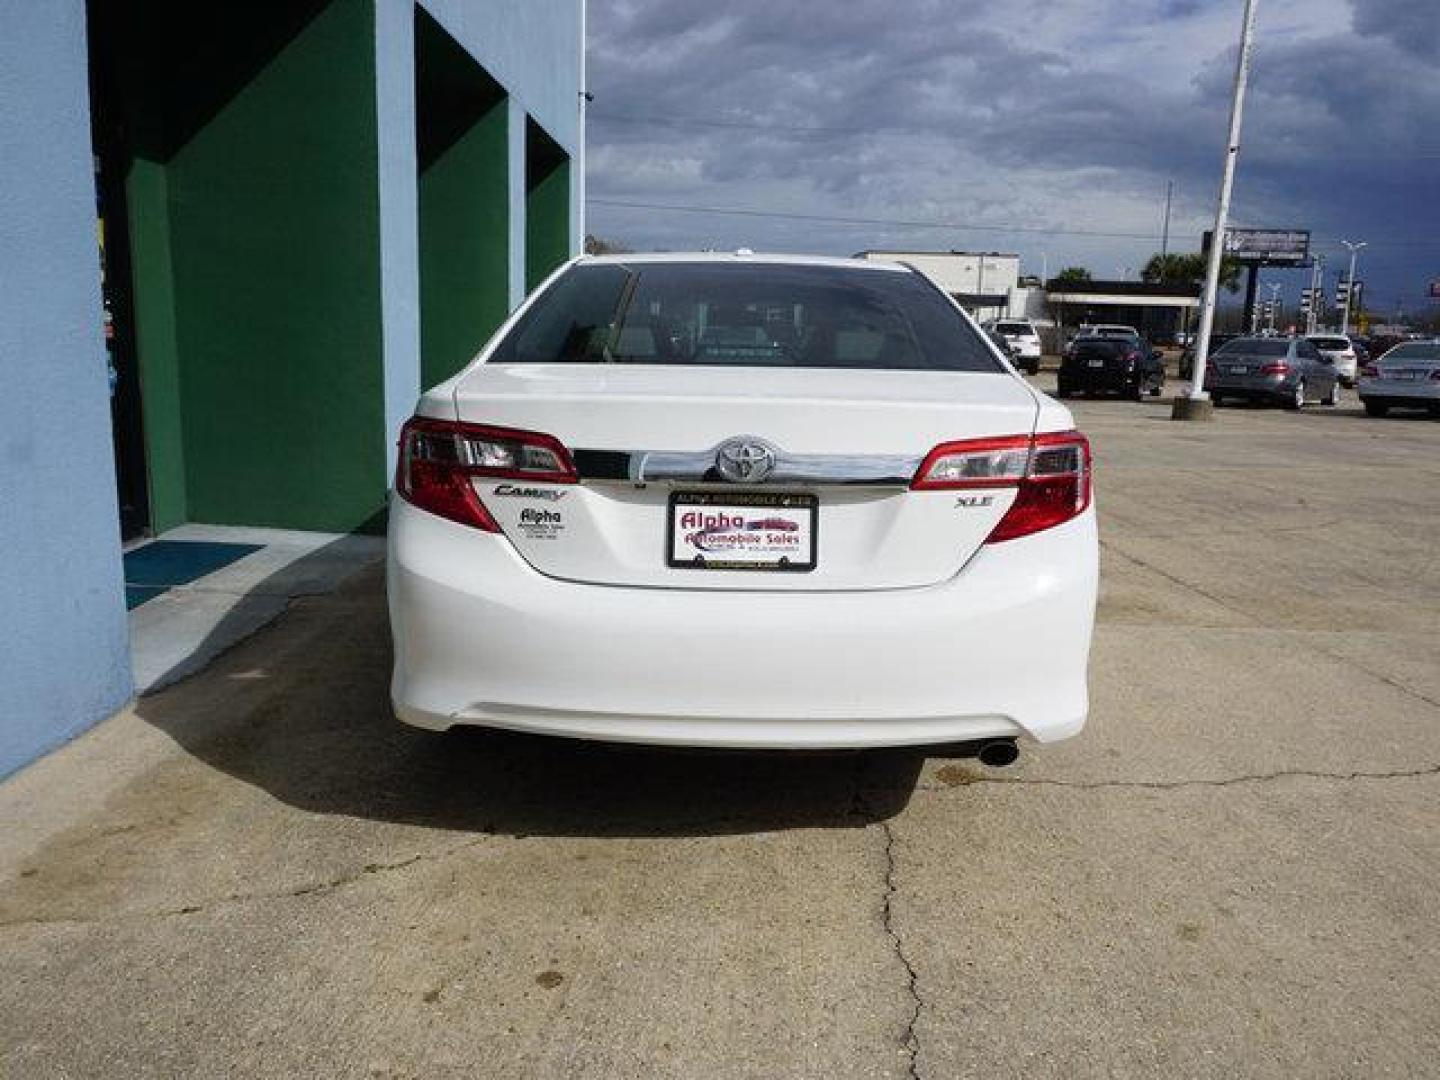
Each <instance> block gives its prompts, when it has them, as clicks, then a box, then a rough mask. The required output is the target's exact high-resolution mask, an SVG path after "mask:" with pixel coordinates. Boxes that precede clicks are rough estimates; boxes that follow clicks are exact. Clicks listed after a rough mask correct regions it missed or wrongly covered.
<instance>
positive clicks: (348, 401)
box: [145, 0, 387, 531]
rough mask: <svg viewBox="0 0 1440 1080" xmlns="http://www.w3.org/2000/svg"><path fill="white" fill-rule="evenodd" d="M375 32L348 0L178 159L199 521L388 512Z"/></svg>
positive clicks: (178, 274)
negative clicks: (381, 312)
mask: <svg viewBox="0 0 1440 1080" xmlns="http://www.w3.org/2000/svg"><path fill="white" fill-rule="evenodd" d="M374 27H375V10H374V4H373V0H334V2H333V3H331V4H330V5H329V6H327V7H326V8H325V9H324V10H323V11H321V12H320V13H319V14H318V15H317V16H316V17H315V18H314V20H313V21H311V22H309V23H308V24H307V25H306V26H305V27H304V28H303V29H302V30H301V31H300V33H299V34H298V36H296V37H295V38H294V39H293V40H290V41H289V42H288V43H287V44H285V45H284V47H283V48H282V49H281V50H280V51H279V52H278V54H276V55H274V56H273V57H271V58H269V59H268V60H267V61H266V62H265V63H264V64H263V66H261V67H259V68H258V70H256V71H255V72H254V73H253V75H252V76H250V77H249V78H248V81H246V82H245V83H244V84H243V85H242V86H241V87H240V88H239V89H238V92H236V93H235V94H234V95H233V96H232V97H231V98H229V99H228V101H226V102H225V103H224V104H223V105H222V106H221V107H220V108H219V109H218V111H217V112H215V114H214V115H213V116H212V117H210V118H208V119H207V120H206V121H205V123H204V124H203V126H201V127H200V128H199V129H198V130H197V131H196V132H195V134H194V135H193V136H192V137H190V138H189V139H188V141H186V142H185V143H184V145H183V146H181V147H180V148H179V149H178V150H177V151H176V152H175V153H174V155H173V157H172V158H171V159H170V160H169V162H168V168H167V180H168V185H169V207H170V221H169V231H170V241H171V259H172V265H173V269H174V301H175V327H176V340H177V342H178V352H179V356H180V401H181V406H182V415H183V425H184V447H185V450H184V458H183V469H184V475H185V488H186V491H187V495H188V497H187V499H186V507H187V509H188V516H189V519H190V520H192V521H201V522H215V523H245V524H252V525H275V526H282V527H291V528H304V529H323V530H337V531H340V530H350V529H353V528H356V527H359V526H361V525H363V524H364V523H366V522H367V521H368V520H370V519H371V518H372V517H373V516H374V515H376V514H377V513H378V512H379V511H380V510H381V509H382V507H383V503H384V497H385V488H386V479H387V478H386V475H385V432H384V392H383V385H382V380H383V370H382V358H381V326H380V251H379V231H378V230H379V207H378V190H377V168H378V163H377V161H376V117H375V70H374V69H375V39H374ZM147 359H148V358H147ZM145 404H146V409H147V424H150V423H153V420H152V419H151V418H152V417H153V415H154V411H155V409H154V406H153V405H152V402H151V400H150V388H149V387H147V395H146V402H145ZM154 449H155V451H156V453H155V454H153V455H152V456H154V457H158V456H159V455H158V451H159V447H158V445H155V446H154ZM152 467H153V466H152Z"/></svg>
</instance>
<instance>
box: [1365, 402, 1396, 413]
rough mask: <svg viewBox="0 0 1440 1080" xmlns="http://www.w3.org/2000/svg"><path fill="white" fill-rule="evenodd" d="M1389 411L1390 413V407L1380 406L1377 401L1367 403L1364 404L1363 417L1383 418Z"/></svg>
mask: <svg viewBox="0 0 1440 1080" xmlns="http://www.w3.org/2000/svg"><path fill="white" fill-rule="evenodd" d="M1389 411H1390V406H1389V405H1382V404H1380V402H1378V401H1367V402H1365V415H1366V416H1384V415H1385V414H1386V413H1388V412H1389Z"/></svg>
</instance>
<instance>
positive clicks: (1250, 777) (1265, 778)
mask: <svg viewBox="0 0 1440 1080" xmlns="http://www.w3.org/2000/svg"><path fill="white" fill-rule="evenodd" d="M1420 776H1440V765H1426V766H1422V767H1421V768H1417V769H1396V770H1394V771H1391V772H1367V771H1364V770H1357V771H1355V772H1348V773H1347V772H1324V771H1322V770H1319V769H1277V770H1275V771H1274V772H1268V773H1247V774H1245V775H1242V776H1217V777H1199V778H1194V779H1190V780H1053V779H1047V778H1045V777H1021V776H982V775H980V774H978V773H977V774H975V775H973V776H967V777H966V778H965V780H964V781H962V782H961V783H957V784H946V783H940V784H919V785H917V790H920V791H953V790H954V789H955V788H960V787H971V786H973V785H975V784H1016V785H1022V786H1026V787H1059V788H1073V789H1075V790H1077V791H1103V790H1106V789H1110V788H1117V789H1125V788H1131V789H1136V790H1141V791H1176V790H1179V789H1182V788H1200V787H1210V788H1223V787H1234V786H1236V785H1239V784H1263V783H1269V782H1271V781H1274V780H1288V779H1301V780H1335V781H1339V782H1342V783H1349V782H1351V781H1356V780H1405V779H1410V778H1414V777H1420Z"/></svg>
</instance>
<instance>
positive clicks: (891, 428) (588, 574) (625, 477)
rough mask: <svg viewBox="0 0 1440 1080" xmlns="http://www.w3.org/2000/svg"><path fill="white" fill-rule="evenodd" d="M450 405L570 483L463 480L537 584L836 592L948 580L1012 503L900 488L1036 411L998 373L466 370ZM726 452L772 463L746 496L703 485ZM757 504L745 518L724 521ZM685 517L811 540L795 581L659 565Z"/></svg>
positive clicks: (1030, 422) (989, 495) (742, 485)
mask: <svg viewBox="0 0 1440 1080" xmlns="http://www.w3.org/2000/svg"><path fill="white" fill-rule="evenodd" d="M454 405H455V412H456V418H457V419H459V420H461V421H466V422H471V423H478V424H488V425H496V426H503V427H509V428H516V429H521V430H525V431H539V432H544V433H546V434H549V435H553V436H555V437H556V438H557V439H559V440H560V441H561V442H562V443H563V444H564V445H565V446H566V447H568V448H569V449H570V450H571V452H572V454H573V455H574V457H575V459H576V463H577V466H578V468H579V471H580V474H581V483H580V484H578V485H564V484H555V485H545V484H528V483H519V482H511V481H505V480H498V479H497V480H485V481H481V480H478V479H477V480H476V481H475V483H476V491H477V493H478V494H479V496H480V498H481V500H482V502H483V503H484V504H485V506H486V508H487V509H488V510H489V511H490V513H491V514H492V515H493V516H494V517H495V519H496V521H497V522H498V523H499V525H500V527H501V529H502V531H503V532H504V534H505V535H506V536H507V537H508V538H509V539H510V541H511V542H512V543H513V544H514V545H515V548H516V550H517V551H518V552H519V553H520V555H521V556H522V557H524V558H525V559H526V561H528V562H529V563H530V564H531V565H532V566H534V567H535V569H537V570H539V571H540V572H542V573H545V574H548V575H551V576H553V577H557V578H563V579H565V580H571V581H578V582H588V583H593V584H604V585H629V586H648V587H661V588H687V589H774V590H797V589H798V590H803V589H816V590H820V589H832V590H840V589H883V588H905V587H916V586H923V585H929V584H934V583H936V582H938V581H943V580H945V579H947V578H949V577H952V576H953V575H954V574H956V573H957V572H958V571H959V570H960V569H961V568H962V567H963V566H964V564H965V562H966V561H967V560H968V559H969V558H970V557H971V556H972V555H973V554H974V553H975V551H976V550H977V549H978V548H979V546H980V545H981V544H983V543H984V541H985V539H986V537H987V536H988V535H989V534H990V531H991V530H992V529H993V528H994V527H995V525H996V523H997V522H998V521H999V520H1000V518H1001V517H1002V516H1003V515H1004V513H1005V510H1006V509H1007V508H1008V507H1009V504H1010V502H1011V501H1013V498H1014V489H1012V488H994V489H990V490H987V491H983V492H956V491H953V490H938V491H911V490H910V489H909V487H908V481H909V479H910V478H911V477H912V476H913V475H914V472H915V469H916V468H917V467H918V466H919V464H920V462H921V460H922V459H923V458H924V457H925V455H926V454H927V453H928V452H929V451H930V450H931V449H932V448H934V447H935V446H937V445H939V444H940V443H944V442H948V441H953V440H957V439H969V438H984V437H993V436H1006V435H1027V434H1030V433H1031V432H1032V431H1033V430H1034V427H1035V420H1036V416H1037V411H1038V405H1039V399H1038V398H1037V397H1036V395H1035V394H1034V393H1033V392H1032V391H1030V390H1029V389H1028V388H1027V387H1026V386H1025V385H1024V383H1023V382H1022V381H1021V380H1019V379H1017V378H1015V377H1013V376H1011V375H1009V374H989V373H969V372H927V371H898V372H897V371H873V370H863V371H861V370H839V369H824V370H821V369H802V368H774V369H757V368H724V367H693V368H684V367H679V366H645V365H617V364H509V365H480V366H478V367H476V368H474V369H473V370H472V371H470V372H469V373H468V374H466V375H465V376H464V377H463V378H462V379H461V380H460V381H459V382H458V383H457V384H456V387H455V394H454ZM731 440H740V441H741V442H742V443H743V444H745V445H751V444H754V445H759V446H763V447H767V448H769V449H770V450H771V451H772V452H773V455H774V458H775V461H774V470H773V473H772V475H771V476H770V477H768V478H767V479H766V481H765V482H764V483H758V484H757V483H747V482H745V481H743V480H741V481H739V482H736V481H734V480H727V479H726V478H725V477H724V476H723V475H722V474H721V472H720V470H719V468H718V467H717V465H716V455H717V454H718V452H719V450H720V449H721V447H722V445H724V444H726V443H727V442H729V441H731ZM732 471H733V470H732ZM757 495H758V496H764V497H765V498H764V499H761V500H760V504H758V505H751V506H748V507H746V508H744V509H743V510H737V509H736V508H735V504H738V503H747V502H752V500H753V497H754V496H757ZM777 497H778V498H780V504H775V505H774V509H773V511H772V510H767V509H765V507H764V503H765V499H770V500H771V502H772V504H773V503H774V499H775V498H777ZM792 497H793V498H792ZM787 499H788V500H790V501H788V502H787V501H786V500H787ZM812 500H813V505H814V514H815V516H814V518H813V521H812V520H807V518H808V513H809V510H808V507H809V505H810V504H811V502H812ZM686 513H690V514H698V515H699V516H698V517H691V518H689V519H688V521H689V522H691V523H696V522H698V523H700V524H699V528H700V529H702V530H703V529H704V528H706V527H709V526H707V525H706V524H705V522H706V520H707V516H708V518H709V519H712V520H711V522H710V525H714V524H715V521H714V520H713V519H719V520H720V527H721V530H722V531H723V530H724V528H725V526H726V523H727V522H729V521H731V520H732V519H738V518H744V519H745V520H744V522H743V524H744V526H746V527H750V526H756V525H758V526H759V531H761V532H764V531H765V527H766V525H767V523H768V524H769V525H770V526H773V527H774V529H775V530H776V535H779V534H780V533H785V532H799V533H804V534H806V535H805V536H801V537H796V538H795V539H797V540H802V541H805V543H804V545H803V546H805V547H806V548H807V549H809V543H808V534H809V532H810V529H812V528H813V530H814V536H813V555H814V565H813V568H804V569H799V570H797V571H795V572H785V573H778V572H766V571H762V570H756V569H716V568H714V565H713V564H715V563H726V562H728V561H729V560H728V559H724V558H719V557H716V558H713V559H710V560H709V563H708V564H707V568H704V569H701V568H700V567H699V566H697V565H694V564H688V565H687V564H683V563H682V564H679V565H672V563H673V562H674V561H675V557H676V550H677V549H676V545H677V543H678V544H680V547H681V548H682V549H684V551H686V552H689V551H693V550H694V549H693V548H690V547H686V546H685V545H684V544H683V543H681V542H680V540H677V537H680V538H681V540H683V537H684V536H686V535H690V534H693V533H694V532H696V528H695V527H693V525H686V524H682V521H685V520H687V519H685V514H686ZM783 522H788V523H789V525H784V524H782V523H783ZM790 525H793V526H795V528H794V529H790V528H789V526H790ZM720 539H721V540H722V541H724V542H730V541H733V540H735V539H736V538H735V537H734V536H729V537H721V538H720ZM806 561H807V560H805V559H803V558H797V559H795V560H794V561H793V562H792V563H791V565H792V566H794V565H796V564H803V563H805V562H806Z"/></svg>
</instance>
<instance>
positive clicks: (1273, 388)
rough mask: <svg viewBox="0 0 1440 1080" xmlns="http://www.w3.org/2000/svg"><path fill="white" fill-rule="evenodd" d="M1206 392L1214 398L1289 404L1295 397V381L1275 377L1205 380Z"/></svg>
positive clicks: (1212, 378)
mask: <svg viewBox="0 0 1440 1080" xmlns="http://www.w3.org/2000/svg"><path fill="white" fill-rule="evenodd" d="M1205 390H1206V392H1207V393H1209V394H1210V396H1211V397H1214V396H1215V395H1216V394H1219V395H1220V396H1221V397H1228V398H1242V399H1245V400H1247V401H1278V402H1288V401H1290V400H1291V399H1292V398H1294V396H1295V380H1294V379H1291V378H1289V377H1282V376H1275V377H1272V378H1265V379H1259V378H1256V379H1223V378H1220V379H1217V378H1214V377H1211V378H1209V379H1206V380H1205Z"/></svg>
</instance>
